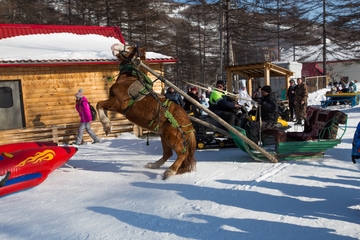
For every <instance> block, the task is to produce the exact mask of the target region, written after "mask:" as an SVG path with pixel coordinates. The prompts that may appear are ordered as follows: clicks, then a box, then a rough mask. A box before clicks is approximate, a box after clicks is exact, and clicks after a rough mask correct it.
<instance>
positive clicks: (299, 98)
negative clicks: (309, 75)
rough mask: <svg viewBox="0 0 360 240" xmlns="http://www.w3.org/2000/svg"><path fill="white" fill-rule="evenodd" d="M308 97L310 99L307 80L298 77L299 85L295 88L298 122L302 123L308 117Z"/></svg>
mask: <svg viewBox="0 0 360 240" xmlns="http://www.w3.org/2000/svg"><path fill="white" fill-rule="evenodd" d="M307 99H308V90H307V86H306V84H305V82H303V80H302V79H301V78H298V79H297V86H296V88H295V100H294V105H295V116H296V123H295V124H298V125H302V124H303V123H302V120H305V118H306V110H307Z"/></svg>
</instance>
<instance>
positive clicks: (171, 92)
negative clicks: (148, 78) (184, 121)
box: [165, 87, 184, 107]
mask: <svg viewBox="0 0 360 240" xmlns="http://www.w3.org/2000/svg"><path fill="white" fill-rule="evenodd" d="M165 97H166V98H167V99H169V100H170V101H172V102H174V103H176V104H179V105H180V106H181V107H183V106H184V101H183V99H182V97H181V95H180V93H178V92H176V91H175V89H174V88H172V87H169V88H168V89H167V91H166V93H165Z"/></svg>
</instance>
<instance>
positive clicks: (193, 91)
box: [184, 87, 200, 112]
mask: <svg viewBox="0 0 360 240" xmlns="http://www.w3.org/2000/svg"><path fill="white" fill-rule="evenodd" d="M188 95H189V96H190V97H192V98H193V99H195V100H196V101H197V102H198V103H200V98H199V96H198V90H197V88H196V87H191V88H190V91H189V92H188ZM192 105H193V104H192V103H191V102H190V101H189V100H187V99H186V98H185V99H184V109H185V111H187V112H188V111H190V110H191V106H192Z"/></svg>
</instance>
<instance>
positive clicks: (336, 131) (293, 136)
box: [230, 107, 347, 161]
mask: <svg viewBox="0 0 360 240" xmlns="http://www.w3.org/2000/svg"><path fill="white" fill-rule="evenodd" d="M346 127H347V115H346V114H345V113H343V112H341V111H330V110H324V109H320V108H315V107H308V110H307V119H306V123H305V125H304V131H303V132H284V131H281V130H276V129H272V130H266V131H264V132H263V136H262V140H261V141H262V143H263V148H264V149H265V150H266V151H267V152H269V153H270V154H272V155H273V156H274V157H276V158H277V159H278V160H279V161H284V160H297V159H304V158H321V157H323V156H324V153H325V151H326V150H327V149H330V148H333V147H335V146H336V145H338V144H339V143H340V142H341V138H342V137H343V135H344V133H345V131H346ZM236 128H237V129H238V130H239V131H240V132H241V133H242V134H243V135H245V136H246V135H247V134H248V133H247V132H246V131H245V130H244V129H242V128H239V127H236ZM230 134H231V136H232V137H233V138H234V141H235V144H236V145H237V146H238V148H240V149H241V150H242V151H244V152H246V153H248V154H249V155H250V156H251V157H252V158H254V159H255V160H256V161H267V160H266V157H265V156H263V155H262V154H261V153H259V152H258V151H256V150H254V149H252V148H251V147H250V146H248V144H246V143H245V142H244V141H242V140H241V139H239V138H237V137H236V136H235V135H234V134H233V133H232V132H230Z"/></svg>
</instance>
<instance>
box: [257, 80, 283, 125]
mask: <svg viewBox="0 0 360 240" xmlns="http://www.w3.org/2000/svg"><path fill="white" fill-rule="evenodd" d="M261 96H262V97H261V99H260V100H259V101H258V103H259V104H260V106H261V121H262V126H261V131H264V130H266V129H271V128H275V127H276V124H277V121H278V118H279V106H278V101H277V99H276V96H275V94H274V93H272V90H271V87H270V86H269V85H265V86H263V87H262V88H261Z"/></svg>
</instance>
